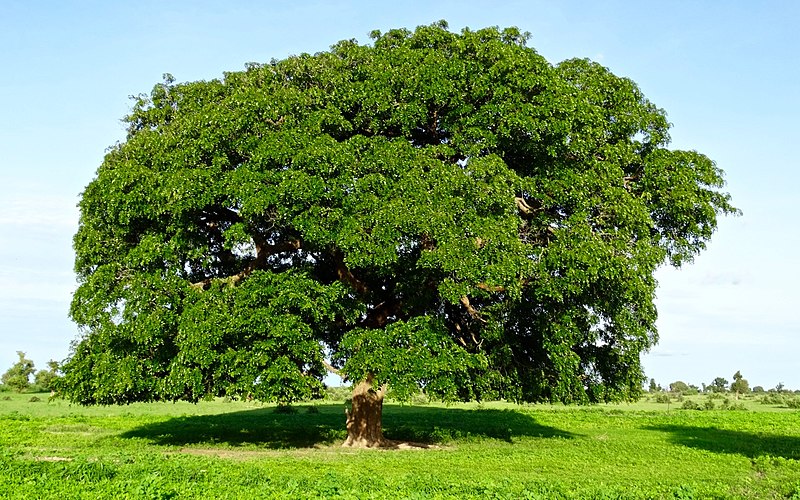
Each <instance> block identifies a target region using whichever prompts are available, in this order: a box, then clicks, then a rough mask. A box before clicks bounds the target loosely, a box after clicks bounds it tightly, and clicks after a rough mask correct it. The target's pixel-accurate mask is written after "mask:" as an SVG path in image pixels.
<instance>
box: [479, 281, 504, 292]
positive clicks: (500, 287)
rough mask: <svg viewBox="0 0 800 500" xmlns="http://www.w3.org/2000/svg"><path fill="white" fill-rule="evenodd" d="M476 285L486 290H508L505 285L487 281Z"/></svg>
mask: <svg viewBox="0 0 800 500" xmlns="http://www.w3.org/2000/svg"><path fill="white" fill-rule="evenodd" d="M475 287H476V288H479V289H481V290H483V291H484V292H494V293H498V292H505V291H506V287H504V286H501V285H487V284H486V283H478V284H477V285H475Z"/></svg>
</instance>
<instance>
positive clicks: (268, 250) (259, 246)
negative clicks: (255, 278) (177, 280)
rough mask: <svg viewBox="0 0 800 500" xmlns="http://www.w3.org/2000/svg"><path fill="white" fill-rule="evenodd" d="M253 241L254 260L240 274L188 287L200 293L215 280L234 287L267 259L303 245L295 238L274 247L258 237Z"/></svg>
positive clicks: (254, 237) (261, 266)
mask: <svg viewBox="0 0 800 500" xmlns="http://www.w3.org/2000/svg"><path fill="white" fill-rule="evenodd" d="M253 240H254V241H255V244H256V258H255V259H254V260H253V261H252V262H250V264H248V265H247V267H245V268H244V269H242V270H241V271H240V272H238V273H236V274H233V275H231V276H227V277H225V278H206V279H204V280H202V281H198V282H196V283H192V284H191V285H189V286H191V287H192V288H194V289H197V290H200V291H202V290H205V289H206V288H208V287H209V286H210V285H211V283H212V282H213V281H215V280H218V281H220V282H222V283H225V284H227V285H231V286H236V285H237V284H238V283H239V282H240V281H242V280H243V279H245V278H246V277H248V276H250V275H251V274H252V273H253V271H255V270H256V269H263V268H264V266H265V265H266V263H267V259H268V258H269V257H270V256H272V255H277V254H279V253H284V252H291V251H292V250H298V249H299V248H300V247H301V246H302V245H303V244H302V242H301V241H300V240H299V239H296V238H291V239H289V240H287V241H282V242H280V243H276V244H274V245H271V244H268V243H266V242H264V240H263V239H262V238H260V237H259V236H253Z"/></svg>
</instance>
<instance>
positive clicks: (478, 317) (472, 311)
mask: <svg viewBox="0 0 800 500" xmlns="http://www.w3.org/2000/svg"><path fill="white" fill-rule="evenodd" d="M460 302H461V304H463V306H464V307H466V308H467V312H468V313H469V315H470V316H472V318H473V319H476V320H478V321H480V322H481V323H486V322H487V321H486V320H485V319H483V318H482V317H481V313H479V312H478V310H477V309H475V308H474V307H472V304H470V303H469V297H467V296H466V295H463V296H462V297H461V301H460Z"/></svg>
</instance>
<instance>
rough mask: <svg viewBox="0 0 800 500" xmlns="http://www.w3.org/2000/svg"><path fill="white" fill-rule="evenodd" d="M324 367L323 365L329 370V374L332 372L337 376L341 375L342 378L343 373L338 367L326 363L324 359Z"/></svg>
mask: <svg viewBox="0 0 800 500" xmlns="http://www.w3.org/2000/svg"><path fill="white" fill-rule="evenodd" d="M322 365H323V366H324V367H325V368H326V369H327V370H328V371H329V372H331V373H335V374H336V375H339V376H340V377H341V376H342V372H341V371H340V370H339V369H338V368H336V367H335V366H333V365H332V364H330V363H328V362H327V361H325V360H324V359H323V360H322Z"/></svg>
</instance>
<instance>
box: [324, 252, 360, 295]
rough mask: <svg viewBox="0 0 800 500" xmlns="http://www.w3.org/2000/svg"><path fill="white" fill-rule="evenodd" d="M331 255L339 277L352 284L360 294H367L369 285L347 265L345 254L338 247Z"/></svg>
mask: <svg viewBox="0 0 800 500" xmlns="http://www.w3.org/2000/svg"><path fill="white" fill-rule="evenodd" d="M331 256H332V257H333V261H334V265H335V266H336V276H338V277H339V280H340V281H342V282H344V283H347V284H348V285H350V286H351V287H352V288H353V290H355V291H356V292H358V293H360V294H365V293H367V292H368V291H369V287H367V285H366V284H365V283H364V282H363V281H361V280H360V279H358V278H357V277H356V275H354V274H353V272H352V271H351V270H350V268H348V267H347V264H346V263H345V262H344V255H342V252H341V251H340V250H338V249H336V250H334V251H333V252H331Z"/></svg>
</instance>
